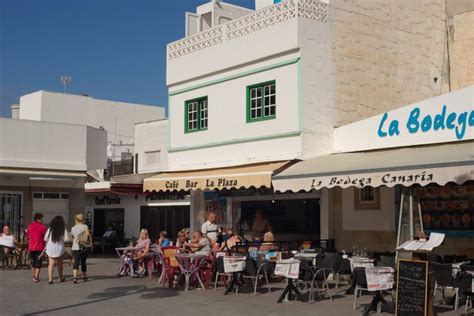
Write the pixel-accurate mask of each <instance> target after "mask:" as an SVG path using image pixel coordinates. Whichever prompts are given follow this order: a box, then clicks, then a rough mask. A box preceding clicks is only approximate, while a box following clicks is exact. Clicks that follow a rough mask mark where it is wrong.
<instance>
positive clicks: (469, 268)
mask: <svg viewBox="0 0 474 316" xmlns="http://www.w3.org/2000/svg"><path fill="white" fill-rule="evenodd" d="M461 271H462V272H468V271H469V272H472V273H474V265H473V264H463V265H461Z"/></svg>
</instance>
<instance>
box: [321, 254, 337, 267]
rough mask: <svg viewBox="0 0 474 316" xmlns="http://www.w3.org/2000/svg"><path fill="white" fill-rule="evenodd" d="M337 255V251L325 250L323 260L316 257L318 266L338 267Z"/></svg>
mask: <svg viewBox="0 0 474 316" xmlns="http://www.w3.org/2000/svg"><path fill="white" fill-rule="evenodd" d="M337 256H338V253H337V252H325V253H324V258H322V259H321V260H318V259H316V266H317V267H318V268H325V269H336V261H337ZM318 261H319V262H318Z"/></svg>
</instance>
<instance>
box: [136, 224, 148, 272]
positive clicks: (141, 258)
mask: <svg viewBox="0 0 474 316" xmlns="http://www.w3.org/2000/svg"><path fill="white" fill-rule="evenodd" d="M135 247H136V248H140V249H139V250H137V252H136V253H135V256H134V257H133V259H134V260H137V261H138V274H139V275H143V274H144V272H145V258H146V257H147V256H148V252H149V251H150V238H148V230H147V229H145V228H143V229H142V230H140V237H139V238H138V240H137V244H136V245H135Z"/></svg>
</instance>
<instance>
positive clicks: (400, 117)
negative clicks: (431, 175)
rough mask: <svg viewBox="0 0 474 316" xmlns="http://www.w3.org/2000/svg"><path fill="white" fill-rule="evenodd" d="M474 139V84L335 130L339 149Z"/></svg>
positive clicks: (378, 147)
mask: <svg viewBox="0 0 474 316" xmlns="http://www.w3.org/2000/svg"><path fill="white" fill-rule="evenodd" d="M467 140H474V86H470V87H467V88H464V89H460V90H456V91H454V92H451V93H447V94H443V95H440V96H438V97H435V98H431V99H427V100H423V101H420V102H417V103H414V104H411V105H407V106H404V107H401V108H398V109H395V110H392V111H389V112H385V113H382V114H380V115H377V116H374V117H370V118H368V119H365V120H361V121H359V122H355V123H352V124H349V125H346V126H342V127H339V128H337V129H336V130H335V132H334V149H335V151H336V152H349V151H365V150H372V149H383V148H391V147H405V146H414V145H429V144H436V143H449V142H459V141H467Z"/></svg>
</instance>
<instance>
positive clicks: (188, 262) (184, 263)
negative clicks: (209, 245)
mask: <svg viewBox="0 0 474 316" xmlns="http://www.w3.org/2000/svg"><path fill="white" fill-rule="evenodd" d="M206 257H207V256H206V255H200V254H195V253H182V254H177V255H176V260H177V261H178V264H179V268H180V270H181V274H183V275H184V280H185V282H184V290H185V291H186V292H187V291H188V290H189V279H190V278H191V277H192V276H193V275H194V276H196V277H197V279H198V281H199V284H200V285H201V287H202V288H203V289H205V286H204V284H203V283H202V280H201V277H200V276H199V273H198V271H199V268H200V267H201V265H202V263H203V262H204V260H205V259H206Z"/></svg>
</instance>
